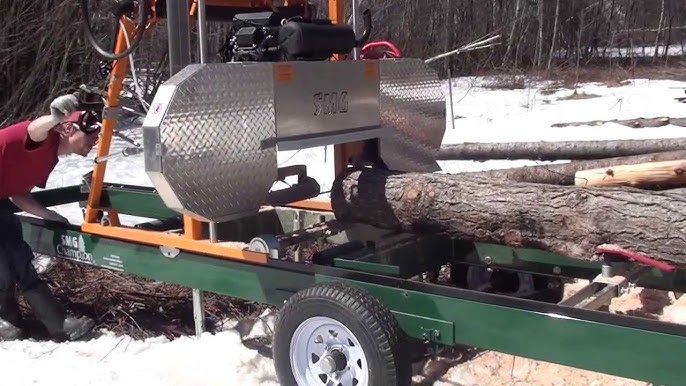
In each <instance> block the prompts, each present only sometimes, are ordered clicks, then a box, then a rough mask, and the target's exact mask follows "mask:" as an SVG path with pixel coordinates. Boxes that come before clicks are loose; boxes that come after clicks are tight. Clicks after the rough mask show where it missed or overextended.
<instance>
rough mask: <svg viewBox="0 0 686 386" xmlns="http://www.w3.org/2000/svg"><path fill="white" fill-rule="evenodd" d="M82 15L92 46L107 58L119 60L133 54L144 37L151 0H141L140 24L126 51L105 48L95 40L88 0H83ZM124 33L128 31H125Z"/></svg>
mask: <svg viewBox="0 0 686 386" xmlns="http://www.w3.org/2000/svg"><path fill="white" fill-rule="evenodd" d="M81 15H82V17H83V20H84V22H85V24H86V39H88V42H89V43H90V44H91V46H93V48H94V49H95V51H96V52H97V53H98V54H100V56H102V57H104V58H105V59H109V60H118V59H121V58H123V57H126V56H128V55H129V54H131V53H132V52H133V51H134V50H135V49H136V48H138V45H139V44H140V42H141V39H143V32H144V31H145V26H146V23H147V21H148V17H149V16H150V1H149V0H140V1H139V5H138V25H137V26H136V36H135V37H134V40H133V42H131V46H130V47H128V48H127V49H126V50H125V51H124V52H120V53H118V54H115V53H113V52H107V51H105V50H103V49H102V48H101V47H100V46H99V45H98V43H97V42H96V41H95V38H94V37H93V30H92V27H91V23H90V14H89V12H88V0H81ZM124 33H126V32H125V31H124Z"/></svg>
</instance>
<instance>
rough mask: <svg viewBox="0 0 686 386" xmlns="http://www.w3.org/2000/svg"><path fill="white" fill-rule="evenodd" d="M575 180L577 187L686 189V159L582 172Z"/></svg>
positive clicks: (577, 174) (577, 173) (576, 175)
mask: <svg viewBox="0 0 686 386" xmlns="http://www.w3.org/2000/svg"><path fill="white" fill-rule="evenodd" d="M574 179H575V185H577V186H634V187H661V188H664V187H684V186H686V159H683V160H676V161H663V162H648V163H642V164H637V165H616V166H610V167H606V168H598V169H590V170H580V171H578V172H576V174H575V178H574Z"/></svg>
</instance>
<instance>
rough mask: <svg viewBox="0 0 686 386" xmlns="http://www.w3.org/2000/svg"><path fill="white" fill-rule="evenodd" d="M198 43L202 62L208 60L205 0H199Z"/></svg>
mask: <svg viewBox="0 0 686 386" xmlns="http://www.w3.org/2000/svg"><path fill="white" fill-rule="evenodd" d="M198 40H199V41H198V45H199V46H200V63H202V64H204V63H205V62H206V61H207V14H206V13H205V0H198Z"/></svg>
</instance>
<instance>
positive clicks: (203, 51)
mask: <svg viewBox="0 0 686 386" xmlns="http://www.w3.org/2000/svg"><path fill="white" fill-rule="evenodd" d="M197 6H198V40H199V41H198V46H199V51H200V55H199V56H200V63H201V64H204V63H205V62H206V61H207V46H206V45H207V36H206V35H207V24H206V19H207V17H206V14H205V0H198V1H197ZM186 9H188V8H186ZM209 226H210V229H209V233H210V242H212V243H216V242H217V223H215V222H214V221H212V222H210V224H209ZM204 297H205V296H204V293H203V292H202V291H201V290H199V289H197V288H193V319H194V320H195V335H196V336H197V337H198V338H199V337H200V335H202V333H203V332H204V331H205V306H204Z"/></svg>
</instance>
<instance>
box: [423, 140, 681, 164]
mask: <svg viewBox="0 0 686 386" xmlns="http://www.w3.org/2000/svg"><path fill="white" fill-rule="evenodd" d="M674 150H686V138H664V139H662V138H661V139H645V140H634V139H629V140H610V141H559V142H544V141H540V142H502V143H498V142H494V143H491V142H464V143H458V144H450V145H443V146H441V148H440V149H439V151H438V155H437V156H436V159H438V160H444V161H445V160H474V161H487V160H496V159H498V160H518V159H526V160H537V161H557V160H593V159H603V158H610V157H625V156H631V155H639V154H648V153H659V152H665V151H674Z"/></svg>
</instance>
